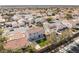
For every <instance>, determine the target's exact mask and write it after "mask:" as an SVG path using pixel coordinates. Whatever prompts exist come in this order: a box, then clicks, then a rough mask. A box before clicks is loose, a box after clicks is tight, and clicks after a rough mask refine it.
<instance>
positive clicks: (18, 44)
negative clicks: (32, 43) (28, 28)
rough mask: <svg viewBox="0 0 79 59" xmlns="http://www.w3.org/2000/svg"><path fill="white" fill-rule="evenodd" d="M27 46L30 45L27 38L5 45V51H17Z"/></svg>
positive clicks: (11, 41)
mask: <svg viewBox="0 0 79 59" xmlns="http://www.w3.org/2000/svg"><path fill="white" fill-rule="evenodd" d="M25 45H28V40H26V38H25V37H23V38H20V39H17V40H16V39H15V40H10V41H8V42H7V43H5V44H4V48H5V49H16V48H22V47H24V46H25Z"/></svg>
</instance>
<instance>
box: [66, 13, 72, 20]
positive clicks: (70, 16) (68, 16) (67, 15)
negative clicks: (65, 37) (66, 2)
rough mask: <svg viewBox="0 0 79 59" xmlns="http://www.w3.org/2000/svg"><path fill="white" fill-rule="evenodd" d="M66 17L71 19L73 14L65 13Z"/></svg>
mask: <svg viewBox="0 0 79 59" xmlns="http://www.w3.org/2000/svg"><path fill="white" fill-rule="evenodd" d="M65 18H66V19H67V20H69V19H72V18H73V17H72V15H71V14H66V15H65Z"/></svg>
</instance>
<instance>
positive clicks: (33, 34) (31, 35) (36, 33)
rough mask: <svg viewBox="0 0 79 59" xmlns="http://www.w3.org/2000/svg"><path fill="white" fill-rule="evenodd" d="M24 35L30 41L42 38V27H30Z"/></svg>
mask: <svg viewBox="0 0 79 59" xmlns="http://www.w3.org/2000/svg"><path fill="white" fill-rule="evenodd" d="M26 36H27V37H28V40H30V41H36V40H40V39H42V38H44V29H43V28H42V27H36V28H30V29H29V30H28V31H27V33H26Z"/></svg>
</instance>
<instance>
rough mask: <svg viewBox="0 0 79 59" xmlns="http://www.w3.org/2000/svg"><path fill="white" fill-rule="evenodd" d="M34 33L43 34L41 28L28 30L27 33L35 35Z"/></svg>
mask: <svg viewBox="0 0 79 59" xmlns="http://www.w3.org/2000/svg"><path fill="white" fill-rule="evenodd" d="M36 32H44V29H43V28H42V27H36V28H31V29H29V30H28V33H29V34H31V33H36Z"/></svg>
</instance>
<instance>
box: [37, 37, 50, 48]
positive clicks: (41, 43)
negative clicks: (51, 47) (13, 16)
mask: <svg viewBox="0 0 79 59" xmlns="http://www.w3.org/2000/svg"><path fill="white" fill-rule="evenodd" d="M36 42H37V43H38V44H39V45H40V46H41V47H44V46H45V45H47V44H48V43H49V42H48V40H47V39H45V38H44V39H41V40H38V41H36Z"/></svg>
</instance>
